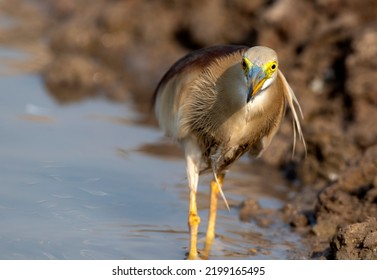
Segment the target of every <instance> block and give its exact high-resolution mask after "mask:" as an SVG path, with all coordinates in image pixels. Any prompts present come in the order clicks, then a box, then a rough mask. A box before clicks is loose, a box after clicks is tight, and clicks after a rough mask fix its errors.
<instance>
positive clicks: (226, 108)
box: [154, 46, 305, 258]
mask: <svg viewBox="0 0 377 280" xmlns="http://www.w3.org/2000/svg"><path fill="white" fill-rule="evenodd" d="M154 101H155V111H156V116H157V119H158V122H159V125H160V127H161V128H162V129H163V130H164V132H165V133H166V135H168V136H170V137H171V138H173V139H174V140H176V141H177V142H179V143H180V144H181V145H182V147H183V149H184V152H185V157H186V162H187V177H188V182H189V188H190V213H189V227H190V234H191V237H190V251H189V258H196V257H197V252H196V235H197V228H198V225H199V222H200V219H199V216H198V215H197V209H196V191H197V184H198V178H199V174H201V173H203V172H206V171H212V172H213V174H214V181H213V182H212V184H211V191H212V193H213V192H214V193H215V194H214V195H212V194H211V205H212V204H215V205H217V193H220V194H222V190H221V185H222V180H223V177H224V172H225V171H226V169H227V168H228V167H229V166H230V165H231V164H232V163H233V162H234V161H235V160H237V159H238V158H239V157H240V156H242V155H243V154H244V153H245V152H247V151H250V152H251V153H252V154H253V155H255V156H259V155H261V154H262V153H263V152H264V151H265V149H266V148H267V147H268V145H269V144H270V142H271V140H272V138H273V136H274V135H275V133H276V132H277V130H278V128H279V125H280V123H281V121H282V119H283V117H284V114H285V109H286V107H287V105H288V106H289V107H290V108H291V110H292V112H293V123H294V141H296V135H298V136H299V138H300V139H301V140H302V142H303V143H304V144H305V142H304V139H303V136H302V132H301V127H300V122H299V120H298V115H297V112H296V109H295V106H294V103H295V104H296V105H297V107H298V109H299V111H300V113H301V109H300V106H299V104H298V102H297V99H296V97H295V95H294V93H293V91H292V89H291V88H290V86H289V85H288V83H287V81H286V79H285V78H284V76H283V74H282V73H281V72H280V70H278V59H277V55H276V53H275V51H273V50H272V49H269V48H266V47H254V48H250V49H249V48H247V47H243V46H216V47H211V48H206V49H201V50H198V51H194V52H192V53H190V54H188V55H186V56H185V57H183V58H182V59H180V60H179V61H177V62H176V63H175V64H174V65H173V66H172V67H171V68H170V70H169V71H168V72H167V73H166V74H165V76H164V77H163V78H162V80H161V81H160V83H159V85H158V86H157V89H156V92H155V97H154ZM294 143H295V142H294ZM222 195H223V194H222ZM224 200H225V198H224ZM212 208H213V207H211V209H210V219H209V220H210V221H209V226H208V230H207V241H206V249H205V252H204V254H208V253H209V248H210V244H211V243H212V239H213V238H214V223H215V221H214V220H215V218H216V207H214V209H212ZM213 212H214V213H213ZM211 223H212V224H211Z"/></svg>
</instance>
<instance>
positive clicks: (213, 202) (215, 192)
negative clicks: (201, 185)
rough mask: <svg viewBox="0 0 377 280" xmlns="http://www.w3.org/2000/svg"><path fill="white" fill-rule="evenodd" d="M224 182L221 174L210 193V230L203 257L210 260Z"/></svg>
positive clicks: (212, 185)
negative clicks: (219, 199) (218, 202)
mask: <svg viewBox="0 0 377 280" xmlns="http://www.w3.org/2000/svg"><path fill="white" fill-rule="evenodd" d="M223 181H224V174H220V175H219V176H218V177H217V182H218V183H219V185H218V184H217V182H216V180H215V179H213V180H212V182H211V191H210V205H209V214H208V228H207V234H206V242H205V246H204V252H203V257H205V258H208V256H209V253H210V251H211V247H212V242H213V239H214V238H215V225H216V212H217V201H218V196H219V192H220V188H221V187H222V184H223Z"/></svg>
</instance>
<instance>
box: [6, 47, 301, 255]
mask: <svg viewBox="0 0 377 280" xmlns="http://www.w3.org/2000/svg"><path fill="white" fill-rule="evenodd" d="M1 54H2V55H5V56H7V55H11V56H14V55H15V53H13V52H10V53H9V52H8V53H7V52H6V51H2V52H1ZM0 106H1V110H0V222H1V226H0V259H183V258H184V257H185V253H186V251H187V245H188V230H187V209H188V189H187V186H186V182H185V165H184V161H183V159H182V157H181V156H180V154H179V153H178V155H176V156H173V157H172V156H171V155H170V154H166V153H165V152H164V151H165V150H169V151H172V150H173V151H175V148H174V145H172V144H171V143H169V142H166V140H164V139H163V136H162V132H161V131H159V130H158V129H157V128H153V127H152V128H151V127H144V126H142V125H138V124H137V122H136V121H135V120H136V119H137V118H138V113H137V112H135V111H133V109H132V104H127V103H121V104H119V103H118V104H117V103H113V102H109V101H107V100H105V99H101V98H97V99H87V100H84V101H82V102H79V103H75V104H70V105H61V104H58V103H56V102H55V101H54V99H53V98H52V97H51V96H50V95H49V94H48V93H47V91H46V89H45V87H44V84H43V81H42V80H41V78H40V77H39V76H38V75H32V74H16V75H12V76H9V75H8V76H2V77H0ZM163 148H164V149H163ZM253 166H254V167H251V165H250V164H249V159H248V158H243V159H242V160H241V161H240V162H239V163H237V164H236V165H235V166H234V168H233V169H232V171H231V172H230V173H229V175H228V176H227V178H226V181H225V186H224V188H225V189H224V190H225V194H226V197H227V199H228V201H229V202H230V205H231V211H230V212H228V211H227V210H226V208H225V207H224V204H223V203H221V205H220V209H219V215H218V223H217V237H216V240H215V243H214V246H213V250H212V255H211V256H210V258H212V259H217V258H220V259H223V258H236V259H239V258H242V259H285V258H289V257H290V254H291V252H292V251H295V250H299V249H300V248H301V247H302V245H301V244H300V240H299V237H298V236H296V235H295V234H293V233H291V232H290V231H289V228H288V227H287V226H286V225H285V224H284V223H283V222H282V221H280V220H279V218H276V221H274V223H273V224H271V225H269V226H263V225H259V224H258V223H257V222H255V221H251V222H241V221H240V219H239V214H238V206H239V204H240V203H241V202H242V201H243V200H244V199H247V198H255V199H257V200H258V202H259V203H260V204H261V206H262V207H264V208H272V209H278V208H280V207H281V206H282V205H283V203H284V199H285V198H286V196H287V193H288V194H289V192H291V190H290V189H289V188H288V187H287V186H285V185H284V182H283V181H282V179H281V178H280V174H277V173H276V171H274V170H269V169H266V168H264V167H260V168H258V167H257V166H256V165H253ZM265 177H268V178H269V180H268V181H266V180H264V179H263V178H265ZM209 179H210V178H208V177H204V178H203V179H202V180H201V182H200V186H199V194H198V206H199V209H200V212H199V214H200V216H201V218H202V224H201V227H200V236H199V244H198V245H199V248H201V247H202V246H203V238H204V236H205V232H204V231H205V228H206V216H207V210H208V187H207V186H208V183H209Z"/></svg>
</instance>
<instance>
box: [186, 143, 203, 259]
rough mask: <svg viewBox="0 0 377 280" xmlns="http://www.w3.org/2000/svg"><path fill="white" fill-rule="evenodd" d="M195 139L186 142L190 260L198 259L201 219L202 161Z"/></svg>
mask: <svg viewBox="0 0 377 280" xmlns="http://www.w3.org/2000/svg"><path fill="white" fill-rule="evenodd" d="M193 140H194V139H192V138H188V139H186V141H185V142H184V148H185V154H186V164H187V179H188V184H189V188H190V206H189V215H188V226H189V230H190V248H189V254H188V259H197V258H198V250H197V247H196V243H197V240H198V228H199V224H200V217H199V215H198V210H197V205H196V191H197V188H198V180H199V166H200V159H201V151H200V149H199V147H198V146H197V145H196V142H195V141H193Z"/></svg>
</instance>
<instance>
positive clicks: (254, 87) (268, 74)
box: [241, 46, 278, 102]
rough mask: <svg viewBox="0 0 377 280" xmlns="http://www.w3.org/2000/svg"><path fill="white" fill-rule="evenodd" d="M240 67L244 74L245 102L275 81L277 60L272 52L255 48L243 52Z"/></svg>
mask: <svg viewBox="0 0 377 280" xmlns="http://www.w3.org/2000/svg"><path fill="white" fill-rule="evenodd" d="M241 65H242V69H243V72H244V74H245V79H246V84H247V89H248V94H247V102H249V101H250V100H253V99H254V97H255V96H256V95H257V94H258V93H259V92H261V91H263V90H264V89H266V88H268V87H269V86H270V85H271V84H272V82H273V81H274V80H275V79H276V75H277V70H278V59H277V55H276V52H275V51H274V50H272V49H270V48H267V47H261V46H257V47H253V48H250V49H248V50H247V51H246V52H245V54H244V55H243V56H242V62H241Z"/></svg>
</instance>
